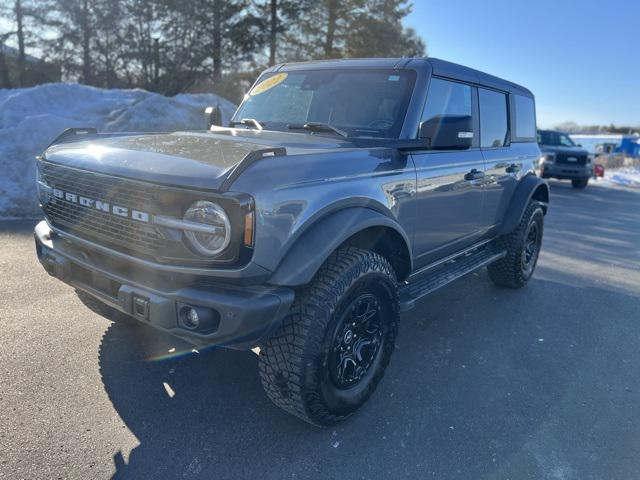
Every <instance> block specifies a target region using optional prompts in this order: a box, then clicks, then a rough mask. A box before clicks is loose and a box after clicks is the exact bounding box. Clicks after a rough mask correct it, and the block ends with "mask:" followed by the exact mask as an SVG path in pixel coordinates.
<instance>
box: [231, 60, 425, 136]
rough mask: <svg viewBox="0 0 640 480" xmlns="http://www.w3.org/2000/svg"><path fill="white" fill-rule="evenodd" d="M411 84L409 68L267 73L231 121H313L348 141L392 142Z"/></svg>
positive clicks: (284, 126)
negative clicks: (380, 140) (343, 135)
mask: <svg viewBox="0 0 640 480" xmlns="http://www.w3.org/2000/svg"><path fill="white" fill-rule="evenodd" d="M414 82H415V72H413V71H410V70H402V71H398V70H365V69H358V70H346V69H343V70H307V71H297V72H281V73H272V74H268V75H265V76H263V77H261V78H260V81H259V82H258V83H257V84H256V85H255V86H254V87H253V88H252V89H251V91H250V92H249V93H248V94H247V95H246V96H245V100H244V102H243V103H242V105H241V106H240V109H239V110H238V112H237V113H236V114H235V115H234V118H233V120H234V121H240V120H242V119H247V118H250V119H255V120H257V121H259V122H260V123H261V124H262V125H263V126H264V128H266V129H269V130H288V129H290V128H296V127H297V128H300V127H301V126H302V125H304V124H306V123H312V122H315V123H323V124H329V125H331V126H332V127H336V128H338V129H340V130H342V131H344V132H345V133H346V134H347V135H348V136H350V137H376V138H398V136H399V135H400V130H401V129H402V124H403V122H404V117H405V113H406V111H407V107H408V105H409V100H410V98H411V93H412V91H413V84H414ZM318 133H319V134H322V135H331V134H332V132H331V131H328V130H327V131H322V132H318Z"/></svg>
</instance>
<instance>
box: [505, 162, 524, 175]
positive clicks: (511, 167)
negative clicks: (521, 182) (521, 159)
mask: <svg viewBox="0 0 640 480" xmlns="http://www.w3.org/2000/svg"><path fill="white" fill-rule="evenodd" d="M520 170H522V165H520V164H519V163H512V164H511V165H509V166H508V167H507V168H506V172H507V173H517V172H519V171H520Z"/></svg>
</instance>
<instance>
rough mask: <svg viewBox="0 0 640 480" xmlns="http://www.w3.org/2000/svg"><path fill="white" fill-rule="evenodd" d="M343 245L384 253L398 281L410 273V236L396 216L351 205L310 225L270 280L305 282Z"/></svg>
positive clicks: (285, 284) (292, 284) (278, 283)
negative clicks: (396, 219)
mask: <svg viewBox="0 0 640 480" xmlns="http://www.w3.org/2000/svg"><path fill="white" fill-rule="evenodd" d="M344 245H350V246H354V247H358V248H362V249H367V250H372V251H374V252H376V253H379V254H380V255H382V256H384V257H385V258H386V259H387V260H388V261H389V263H391V265H392V267H393V268H394V271H395V272H396V275H397V279H398V281H402V280H404V279H405V278H406V277H407V276H408V275H409V274H410V273H411V270H412V267H413V263H412V262H413V259H412V256H411V250H410V247H409V245H410V243H409V238H408V236H407V234H406V233H405V232H404V230H403V229H402V227H401V226H400V225H399V224H398V223H397V222H396V221H395V219H393V218H391V217H389V216H387V215H384V214H382V213H380V212H378V211H376V210H373V209H371V208H366V207H351V208H345V209H342V210H339V211H337V212H333V213H331V214H329V215H327V216H325V217H323V218H321V219H319V220H318V221H317V222H315V224H314V225H312V226H311V227H309V228H308V229H307V230H306V231H305V232H304V233H303V234H302V235H301V236H300V238H298V239H297V240H296V242H295V243H294V244H293V246H292V247H291V248H290V249H289V250H288V251H287V252H286V254H285V255H284V257H283V260H282V261H281V262H280V264H279V265H278V267H277V268H276V270H275V271H274V272H273V274H272V275H271V277H270V279H269V282H268V283H270V284H273V285H281V286H299V285H305V284H307V283H309V282H310V281H311V280H312V279H313V277H314V276H315V274H316V272H317V271H318V269H319V268H320V267H321V266H322V264H323V263H324V262H325V260H326V259H327V258H328V257H329V255H331V253H333V252H334V251H335V250H337V249H338V248H340V247H341V246H344Z"/></svg>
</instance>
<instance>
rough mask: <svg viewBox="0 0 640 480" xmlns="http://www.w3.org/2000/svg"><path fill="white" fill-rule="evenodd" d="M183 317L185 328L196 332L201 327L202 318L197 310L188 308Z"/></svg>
mask: <svg viewBox="0 0 640 480" xmlns="http://www.w3.org/2000/svg"><path fill="white" fill-rule="evenodd" d="M183 315H184V326H185V327H187V328H190V329H192V330H195V329H197V328H198V327H199V326H200V316H199V315H198V312H197V311H196V309H195V308H192V307H186V308H185V309H184V314H183Z"/></svg>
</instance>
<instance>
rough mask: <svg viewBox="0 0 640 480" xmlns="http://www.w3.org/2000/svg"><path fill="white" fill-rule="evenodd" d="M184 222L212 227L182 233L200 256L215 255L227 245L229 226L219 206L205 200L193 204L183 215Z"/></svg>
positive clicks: (229, 234)
mask: <svg viewBox="0 0 640 480" xmlns="http://www.w3.org/2000/svg"><path fill="white" fill-rule="evenodd" d="M184 220H186V221H188V222H193V223H200V224H203V226H211V227H212V228H209V229H207V228H204V229H202V230H200V229H198V230H195V229H194V230H185V232H184V235H185V237H187V240H188V241H189V243H190V244H191V247H192V248H193V249H194V250H195V251H196V252H197V253H199V254H200V255H205V256H207V257H211V256H213V255H217V254H219V253H220V252H222V251H223V250H224V249H225V248H227V246H228V245H229V242H230V241H231V224H230V223H229V217H227V214H226V213H225V212H224V210H223V209H222V207H220V205H216V204H215V203H213V202H208V201H206V200H201V201H198V202H195V203H194V204H193V205H191V206H190V207H189V209H188V210H187V211H186V213H185V214H184Z"/></svg>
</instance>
